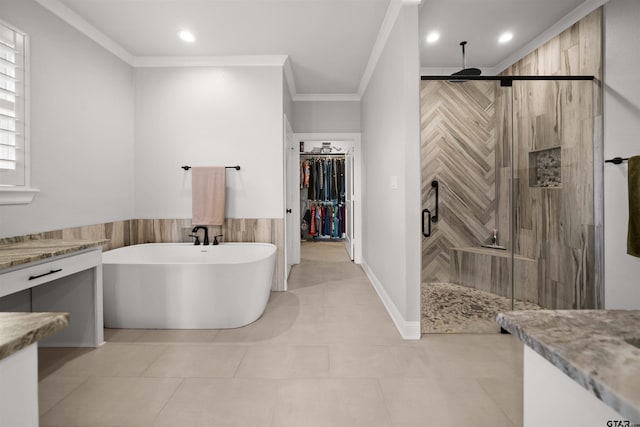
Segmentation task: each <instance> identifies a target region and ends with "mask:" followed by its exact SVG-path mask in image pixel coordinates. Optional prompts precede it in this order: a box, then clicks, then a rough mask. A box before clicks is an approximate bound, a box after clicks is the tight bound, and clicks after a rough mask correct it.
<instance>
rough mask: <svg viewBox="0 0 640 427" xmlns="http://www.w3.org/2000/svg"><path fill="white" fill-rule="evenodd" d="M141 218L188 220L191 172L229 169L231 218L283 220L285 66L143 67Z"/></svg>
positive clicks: (139, 91) (139, 100)
mask: <svg viewBox="0 0 640 427" xmlns="http://www.w3.org/2000/svg"><path fill="white" fill-rule="evenodd" d="M135 83H136V91H135V93H136V98H135V99H136V146H135V156H136V170H135V216H136V217H137V218H189V217H190V216H191V173H190V172H185V171H183V170H182V169H181V168H180V166H182V165H190V166H208V165H228V166H231V165H240V166H241V168H242V169H241V170H240V171H235V170H229V171H227V203H226V205H227V209H226V216H227V217H229V218H282V217H283V203H284V202H283V167H284V166H283V151H282V149H283V148H282V147H283V142H282V141H283V129H282V114H283V93H284V92H283V91H284V89H283V87H282V84H283V79H282V67H257V66H256V67H191V68H139V69H136V71H135Z"/></svg>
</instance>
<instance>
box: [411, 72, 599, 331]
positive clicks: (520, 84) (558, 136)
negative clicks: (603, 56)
mask: <svg viewBox="0 0 640 427" xmlns="http://www.w3.org/2000/svg"><path fill="white" fill-rule="evenodd" d="M456 79H458V80H464V81H462V82H460V81H456ZM420 95H421V160H422V203H423V209H425V210H428V211H433V210H434V209H435V204H436V198H437V204H438V218H437V222H434V221H433V215H431V222H430V224H429V216H430V215H428V214H427V213H426V212H425V211H423V221H425V224H424V225H423V228H424V229H425V230H427V231H429V228H430V232H429V233H426V232H425V233H424V236H425V237H424V238H423V244H422V283H423V285H422V332H423V333H428V332H493V331H497V330H499V327H498V326H497V325H496V324H495V321H494V319H495V315H496V313H497V312H499V311H504V310H511V309H516V310H517V309H535V308H549V309H563V308H566V309H577V308H602V306H603V304H602V293H603V290H602V283H601V278H602V275H601V269H602V261H601V253H600V248H601V242H602V203H601V202H600V199H601V187H602V165H603V159H602V147H601V144H600V141H601V138H600V136H599V134H600V132H601V129H600V125H599V116H600V96H599V95H600V87H599V82H598V81H597V80H596V79H594V77H592V76H478V75H476V76H472V75H465V76H455V75H454V76H425V77H422V82H421V94H420ZM433 182H437V183H438V185H437V186H435V187H434V186H433V185H432V183H433ZM427 234H428V236H427Z"/></svg>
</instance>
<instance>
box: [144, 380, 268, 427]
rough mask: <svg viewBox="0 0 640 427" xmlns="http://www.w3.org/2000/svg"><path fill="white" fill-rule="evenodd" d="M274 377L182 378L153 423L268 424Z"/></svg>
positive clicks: (170, 425) (256, 426) (168, 426)
mask: <svg viewBox="0 0 640 427" xmlns="http://www.w3.org/2000/svg"><path fill="white" fill-rule="evenodd" d="M278 387H279V383H278V381H276V380H261V379H252V380H248V379H201V378H191V379H185V380H184V382H183V383H182V384H181V385H180V387H179V388H178V390H177V391H176V393H175V394H174V395H173V397H172V398H171V399H170V400H169V402H167V404H166V406H165V407H164V409H163V410H162V412H160V414H159V415H158V417H157V418H156V419H155V422H154V423H153V425H154V426H166V427H177V426H180V427H188V426H210V427H217V426H220V427H222V426H224V427H233V426H237V427H268V426H271V423H272V419H273V414H274V410H275V406H276V399H277V396H278Z"/></svg>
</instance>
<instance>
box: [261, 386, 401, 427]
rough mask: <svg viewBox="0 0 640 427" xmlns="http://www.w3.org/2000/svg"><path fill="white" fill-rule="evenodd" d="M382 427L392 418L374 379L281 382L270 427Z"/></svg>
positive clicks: (388, 423) (389, 422)
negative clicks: (271, 426)
mask: <svg viewBox="0 0 640 427" xmlns="http://www.w3.org/2000/svg"><path fill="white" fill-rule="evenodd" d="M301 426H305V427H360V426H361V427H385V426H391V419H390V417H389V413H388V411H387V408H386V406H385V403H384V399H383V396H382V392H381V390H380V386H379V384H378V382H377V380H375V379H297V380H288V381H284V382H283V384H282V387H281V388H280V393H279V396H278V406H277V409H276V412H275V415H274V420H273V427H301Z"/></svg>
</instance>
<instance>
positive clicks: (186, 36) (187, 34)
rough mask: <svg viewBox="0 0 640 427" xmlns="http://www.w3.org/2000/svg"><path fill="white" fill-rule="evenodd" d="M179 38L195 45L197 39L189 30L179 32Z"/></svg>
mask: <svg viewBox="0 0 640 427" xmlns="http://www.w3.org/2000/svg"><path fill="white" fill-rule="evenodd" d="M178 37H180V38H181V39H182V40H184V41H185V42H188V43H193V42H194V41H196V37H195V36H194V35H193V33H192V32H191V31H188V30H182V31H178Z"/></svg>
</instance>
